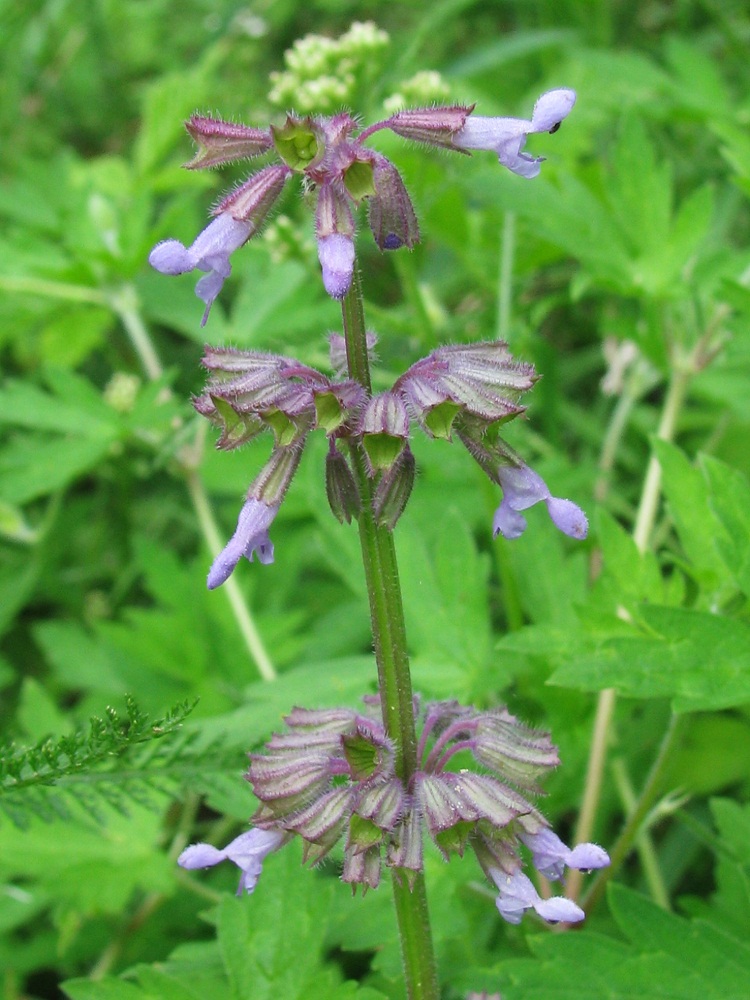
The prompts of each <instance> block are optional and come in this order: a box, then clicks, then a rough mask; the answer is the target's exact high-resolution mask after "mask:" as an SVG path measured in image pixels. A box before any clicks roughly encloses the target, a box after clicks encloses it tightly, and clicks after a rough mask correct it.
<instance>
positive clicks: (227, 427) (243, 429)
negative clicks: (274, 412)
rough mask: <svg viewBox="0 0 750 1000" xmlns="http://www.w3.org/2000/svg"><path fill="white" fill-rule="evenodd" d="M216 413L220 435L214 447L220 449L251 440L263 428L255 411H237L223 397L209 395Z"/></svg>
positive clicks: (223, 449)
mask: <svg viewBox="0 0 750 1000" xmlns="http://www.w3.org/2000/svg"><path fill="white" fill-rule="evenodd" d="M211 402H212V403H213V404H214V407H215V409H216V415H217V416H218V418H219V420H220V421H221V427H222V431H221V437H220V438H219V440H218V441H217V442H216V447H217V448H219V449H220V450H221V451H231V450H232V448H239V446H240V445H242V444H246V443H247V442H248V441H252V439H253V438H254V437H257V435H258V434H260V432H261V431H262V430H263V421H262V420H261V419H260V417H259V416H258V415H257V414H255V413H237V412H236V411H235V410H233V409H232V407H231V406H230V404H229V403H227V401H226V400H225V399H221V398H220V397H219V396H211Z"/></svg>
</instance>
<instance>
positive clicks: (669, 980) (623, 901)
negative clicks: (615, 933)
mask: <svg viewBox="0 0 750 1000" xmlns="http://www.w3.org/2000/svg"><path fill="white" fill-rule="evenodd" d="M609 901H610V907H611V909H612V913H613V916H614V918H615V920H616V921H617V924H618V927H619V929H620V931H621V932H622V934H623V935H624V936H625V938H626V939H627V943H623V942H619V941H615V940H613V939H611V938H605V937H603V936H601V935H598V934H590V933H589V932H588V931H587V930H586V929H584V930H583V931H580V932H577V933H575V934H557V935H553V934H548V935H545V936H544V937H541V936H540V937H535V938H532V939H530V942H529V943H530V944H531V947H532V950H533V952H534V956H535V957H534V958H533V959H517V960H511V961H510V962H504V963H503V964H502V965H501V966H500V967H499V968H498V985H499V986H500V988H501V990H502V996H503V1000H522V998H523V1000H527V998H528V997H537V996H538V997H545V998H552V997H554V1000H602V998H605V997H606V998H607V1000H632V998H633V997H636V996H637V997H640V998H642V1000H657V998H663V1000H729V998H731V1000H742V998H744V997H746V996H747V983H748V981H750V948H748V946H747V944H746V943H745V942H743V941H740V940H738V939H737V938H733V937H730V936H729V935H728V934H724V933H722V932H721V931H718V930H716V928H714V927H712V926H711V925H710V924H708V923H706V922H705V921H702V920H694V921H687V920H684V919H683V918H682V917H678V916H675V915H674V914H671V913H665V912H664V911H663V910H661V909H659V907H657V906H655V905H654V903H652V902H650V901H649V900H647V899H645V898H644V897H642V896H639V895H637V894H636V893H634V892H632V891H631V890H630V889H625V888H624V887H622V886H610V891H609Z"/></svg>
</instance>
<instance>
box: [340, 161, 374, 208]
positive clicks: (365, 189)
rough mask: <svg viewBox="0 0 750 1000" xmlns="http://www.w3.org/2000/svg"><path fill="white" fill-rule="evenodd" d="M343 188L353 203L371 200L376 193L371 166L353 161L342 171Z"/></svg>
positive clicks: (364, 162)
mask: <svg viewBox="0 0 750 1000" xmlns="http://www.w3.org/2000/svg"><path fill="white" fill-rule="evenodd" d="M344 187H345V188H346V190H347V191H348V192H349V194H350V195H351V196H352V198H354V200H355V201H361V200H362V199H363V198H371V197H372V196H373V195H374V194H375V193H376V191H375V179H374V174H373V169H372V164H371V163H367V162H366V161H364V160H355V161H354V163H352V164H351V165H350V166H348V167H347V168H346V170H345V171H344Z"/></svg>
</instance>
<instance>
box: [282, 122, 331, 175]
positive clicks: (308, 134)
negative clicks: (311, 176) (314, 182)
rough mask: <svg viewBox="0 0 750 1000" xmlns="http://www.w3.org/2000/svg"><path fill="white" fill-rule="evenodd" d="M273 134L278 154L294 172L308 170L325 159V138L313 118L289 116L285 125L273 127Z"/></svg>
mask: <svg viewBox="0 0 750 1000" xmlns="http://www.w3.org/2000/svg"><path fill="white" fill-rule="evenodd" d="M271 134H272V135H273V143H274V146H275V147H276V152H277V153H278V154H279V156H280V157H281V159H282V160H283V161H284V163H286V165H287V166H288V167H291V169H292V170H298V171H302V170H308V169H310V167H314V166H316V165H317V164H318V163H319V162H320V161H321V159H322V158H323V153H324V152H325V137H324V135H323V131H322V129H321V128H320V126H319V125H317V124H316V123H315V122H314V121H313V119H312V118H301V119H300V118H294V117H292V115H287V119H286V123H285V124H284V125H282V126H278V125H272V126H271Z"/></svg>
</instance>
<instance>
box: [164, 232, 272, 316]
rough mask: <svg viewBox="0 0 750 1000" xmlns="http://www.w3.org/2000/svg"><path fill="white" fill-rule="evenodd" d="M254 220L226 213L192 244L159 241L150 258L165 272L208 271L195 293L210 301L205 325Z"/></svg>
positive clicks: (205, 313) (206, 310) (249, 233)
mask: <svg viewBox="0 0 750 1000" xmlns="http://www.w3.org/2000/svg"><path fill="white" fill-rule="evenodd" d="M253 231H254V227H253V224H252V222H242V221H240V220H239V219H235V218H233V217H232V216H231V215H230V214H229V213H228V212H223V213H222V214H221V215H219V216H217V217H216V218H215V219H214V220H213V221H212V222H210V223H209V224H208V225H207V226H206V228H205V229H204V230H203V232H202V233H200V234H199V235H198V237H197V238H196V240H195V242H194V243H192V244H191V245H190V246H189V247H186V246H185V245H184V244H182V243H180V241H179V240H164V241H163V242H162V243H157V245H156V246H155V247H154V249H153V250H152V251H151V253H150V254H149V257H148V262H149V264H150V265H151V266H152V267H153V268H155V269H156V270H157V271H161V273H162V274H185V273H186V272H187V271H194V270H195V269H196V268H197V269H198V270H199V271H208V274H207V275H206V276H205V277H204V278H201V279H200V281H199V282H198V284H197V285H196V286H195V294H196V295H197V296H198V298H199V299H203V301H204V302H205V303H206V309H205V312H204V313H203V319H202V320H201V326H205V325H206V320H207V319H208V314H209V312H210V310H211V305H212V304H213V301H214V299H215V298H216V296H217V295H218V294H219V292H220V291H221V287H222V285H223V284H224V280H225V279H226V278H228V277H229V275H230V274H231V271H232V265H231V264H230V263H229V256H230V254H232V253H234V251H235V250H238V249H239V248H240V247H241V246H242V245H243V244H244V243H246V242H247V241H248V240H249V239H250V237H251V236H252V234H253Z"/></svg>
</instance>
